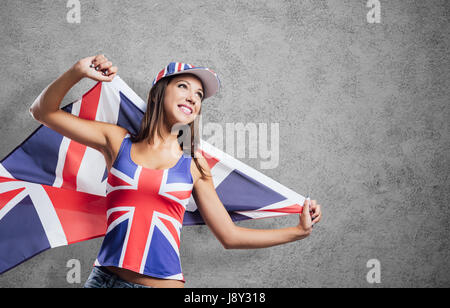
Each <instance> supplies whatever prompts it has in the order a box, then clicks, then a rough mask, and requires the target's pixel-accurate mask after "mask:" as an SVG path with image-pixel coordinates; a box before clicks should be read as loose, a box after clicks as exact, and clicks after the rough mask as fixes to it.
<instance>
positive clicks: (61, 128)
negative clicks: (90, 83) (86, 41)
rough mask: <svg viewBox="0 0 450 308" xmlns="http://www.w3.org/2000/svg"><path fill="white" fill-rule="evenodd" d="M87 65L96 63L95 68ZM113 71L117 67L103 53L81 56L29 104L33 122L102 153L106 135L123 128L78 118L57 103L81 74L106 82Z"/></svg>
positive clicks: (78, 79)
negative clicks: (86, 56) (34, 120)
mask: <svg viewBox="0 0 450 308" xmlns="http://www.w3.org/2000/svg"><path fill="white" fill-rule="evenodd" d="M91 64H93V65H94V66H98V70H96V69H95V68H93V67H91ZM102 70H105V71H104V72H102ZM106 70H107V71H106ZM116 73H117V67H113V66H112V63H111V62H110V61H107V59H106V58H105V57H104V56H103V55H99V56H96V57H88V58H84V59H81V60H80V61H78V62H77V63H76V64H75V65H73V66H72V67H71V68H70V69H69V70H68V71H66V72H65V73H64V74H62V75H61V76H60V77H59V78H58V79H56V80H55V81H54V82H53V83H52V84H50V85H49V86H48V87H47V88H46V89H45V90H44V91H43V92H42V93H41V95H40V96H39V97H38V98H37V99H36V100H35V102H34V103H33V105H32V106H31V108H30V113H31V114H32V116H33V117H34V118H35V119H36V120H37V121H39V122H40V123H42V124H44V125H45V126H47V127H49V128H51V129H53V130H54V131H57V132H59V133H60V134H62V135H63V136H66V137H68V138H70V139H72V140H74V141H76V142H79V143H81V144H84V145H86V146H89V147H92V148H94V149H96V150H99V151H101V152H102V153H105V152H107V149H108V142H109V141H108V136H109V135H111V134H114V133H117V132H118V131H119V130H123V129H122V128H120V127H118V126H117V125H113V124H109V123H103V122H98V121H91V120H86V119H81V118H78V117H76V116H74V115H72V114H70V113H67V112H65V111H63V110H61V109H60V104H61V101H62V100H63V98H64V97H65V95H66V94H67V92H68V91H69V90H70V89H71V88H72V87H73V86H74V85H75V84H76V83H78V82H79V81H80V80H81V79H83V78H84V77H88V78H91V79H93V80H96V81H103V82H110V81H112V80H113V79H114V77H115V75H116ZM108 134H109V135H108Z"/></svg>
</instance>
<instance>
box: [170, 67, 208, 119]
mask: <svg viewBox="0 0 450 308" xmlns="http://www.w3.org/2000/svg"><path fill="white" fill-rule="evenodd" d="M203 96H204V90H203V87H202V83H201V81H200V80H199V79H198V78H197V77H195V76H194V75H192V74H188V75H179V76H176V77H174V78H173V79H172V80H171V81H170V83H169V84H168V85H167V88H166V92H165V96H164V110H165V113H166V117H167V119H168V121H169V122H170V124H171V125H174V124H176V123H181V124H189V123H191V122H193V121H194V119H195V117H196V116H197V115H198V114H199V113H200V107H201V105H202V99H203Z"/></svg>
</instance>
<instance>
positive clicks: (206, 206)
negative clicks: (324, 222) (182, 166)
mask: <svg viewBox="0 0 450 308" xmlns="http://www.w3.org/2000/svg"><path fill="white" fill-rule="evenodd" d="M200 161H201V165H202V166H203V167H204V168H205V169H206V170H208V172H209V174H210V171H209V168H208V165H207V163H206V161H205V160H204V159H200ZM194 198H195V201H196V204H197V207H198V209H199V211H200V213H201V215H202V217H203V219H204V221H205V223H206V224H207V225H208V227H209V228H210V229H211V230H212V232H213V233H214V235H215V236H216V237H217V239H218V240H219V241H220V242H221V243H222V245H223V246H224V247H225V248H226V249H251V248H265V247H271V246H275V245H281V244H285V243H289V242H293V241H297V240H301V239H304V238H306V237H307V236H309V234H310V233H311V231H312V223H317V222H319V221H320V219H321V217H322V214H321V210H320V205H318V204H317V203H316V201H315V200H313V201H312V204H313V205H311V209H312V211H313V218H312V217H311V214H310V207H309V203H306V202H305V205H304V208H303V214H302V215H300V222H299V224H298V225H297V226H295V227H288V228H282V229H269V230H259V229H249V228H243V227H240V226H236V225H235V224H234V222H233V221H232V220H231V217H230V215H229V214H228V212H227V211H226V209H225V207H224V206H223V204H222V202H221V201H220V199H219V197H218V195H217V193H216V190H215V188H214V184H213V181H212V178H211V177H208V178H207V179H202V178H200V179H199V180H197V182H196V183H195V185H194ZM312 219H314V220H312Z"/></svg>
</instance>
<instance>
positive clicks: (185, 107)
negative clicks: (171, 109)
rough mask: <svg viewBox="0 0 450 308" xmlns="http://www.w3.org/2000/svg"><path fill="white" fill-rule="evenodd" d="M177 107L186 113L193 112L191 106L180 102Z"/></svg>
mask: <svg viewBox="0 0 450 308" xmlns="http://www.w3.org/2000/svg"><path fill="white" fill-rule="evenodd" d="M178 108H179V109H180V110H181V111H182V112H183V113H184V114H186V115H191V114H192V112H193V110H192V108H191V107H189V106H188V105H184V104H181V105H178Z"/></svg>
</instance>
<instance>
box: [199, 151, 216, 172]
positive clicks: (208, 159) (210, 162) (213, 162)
mask: <svg viewBox="0 0 450 308" xmlns="http://www.w3.org/2000/svg"><path fill="white" fill-rule="evenodd" d="M199 151H200V154H201V156H203V157H204V158H205V159H206V162H207V163H208V166H209V168H210V169H212V168H213V167H214V166H215V165H216V164H217V163H218V162H219V160H218V159H217V158H215V157H214V156H211V155H209V154H208V153H206V152H205V151H203V150H199Z"/></svg>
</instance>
